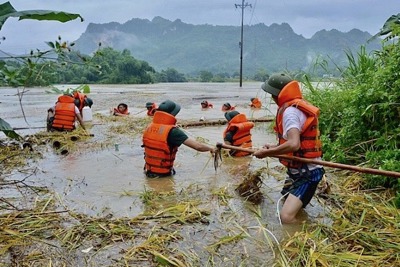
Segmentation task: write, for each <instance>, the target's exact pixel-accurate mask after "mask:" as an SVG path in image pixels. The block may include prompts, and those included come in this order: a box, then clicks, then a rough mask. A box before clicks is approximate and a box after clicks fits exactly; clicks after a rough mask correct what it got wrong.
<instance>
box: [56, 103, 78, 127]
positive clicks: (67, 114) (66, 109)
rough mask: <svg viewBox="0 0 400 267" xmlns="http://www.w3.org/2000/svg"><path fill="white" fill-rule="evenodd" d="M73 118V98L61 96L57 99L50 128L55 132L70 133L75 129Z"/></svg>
mask: <svg viewBox="0 0 400 267" xmlns="http://www.w3.org/2000/svg"><path fill="white" fill-rule="evenodd" d="M75 116H76V115H75V103H74V98H73V97H72V96H68V95H62V96H60V97H58V101H57V103H56V107H55V110H54V120H53V123H52V125H51V126H52V128H54V129H57V130H65V131H72V130H73V129H75Z"/></svg>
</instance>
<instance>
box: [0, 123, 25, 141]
mask: <svg viewBox="0 0 400 267" xmlns="http://www.w3.org/2000/svg"><path fill="white" fill-rule="evenodd" d="M0 131H2V132H3V133H4V134H5V135H6V136H8V137H10V138H13V139H21V138H22V137H21V136H20V135H19V134H17V133H16V132H15V131H14V129H13V128H12V127H11V125H10V124H9V123H8V122H6V121H5V120H3V119H2V118H0Z"/></svg>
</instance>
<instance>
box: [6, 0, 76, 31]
mask: <svg viewBox="0 0 400 267" xmlns="http://www.w3.org/2000/svg"><path fill="white" fill-rule="evenodd" d="M9 17H17V18H18V19H19V20H23V19H33V20H56V21H59V22H67V21H71V20H74V19H77V18H80V19H81V21H83V18H82V17H81V15H79V14H73V13H67V12H59V11H52V10H25V11H17V10H15V9H14V7H13V6H12V5H11V4H10V2H5V3H3V4H0V30H1V28H2V27H3V25H4V23H5V22H6V20H7V19H8V18H9Z"/></svg>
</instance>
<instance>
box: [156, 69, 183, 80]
mask: <svg viewBox="0 0 400 267" xmlns="http://www.w3.org/2000/svg"><path fill="white" fill-rule="evenodd" d="M155 82H160V83H168V82H187V79H186V78H185V75H184V74H183V73H179V72H178V71H177V70H176V69H174V68H168V69H166V70H162V71H161V72H160V73H156V74H155Z"/></svg>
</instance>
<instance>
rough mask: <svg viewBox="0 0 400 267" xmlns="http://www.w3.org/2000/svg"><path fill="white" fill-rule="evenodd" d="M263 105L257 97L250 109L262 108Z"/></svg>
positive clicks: (252, 101)
mask: <svg viewBox="0 0 400 267" xmlns="http://www.w3.org/2000/svg"><path fill="white" fill-rule="evenodd" d="M261 105H262V104H261V101H260V99H258V98H257V97H256V98H253V100H251V104H250V107H252V108H261Z"/></svg>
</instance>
